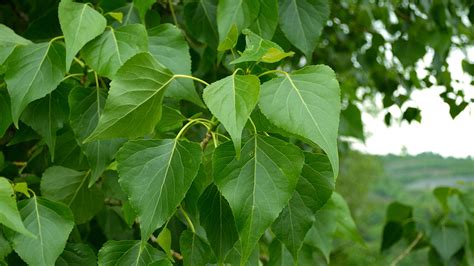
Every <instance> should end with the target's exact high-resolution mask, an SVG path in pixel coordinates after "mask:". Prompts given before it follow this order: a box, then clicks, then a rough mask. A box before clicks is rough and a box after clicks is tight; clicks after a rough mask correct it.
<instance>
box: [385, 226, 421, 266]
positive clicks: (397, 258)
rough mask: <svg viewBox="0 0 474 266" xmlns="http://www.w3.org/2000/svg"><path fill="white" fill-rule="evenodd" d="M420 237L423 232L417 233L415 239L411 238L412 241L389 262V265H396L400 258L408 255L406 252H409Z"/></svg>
mask: <svg viewBox="0 0 474 266" xmlns="http://www.w3.org/2000/svg"><path fill="white" fill-rule="evenodd" d="M422 237H423V233H418V235H417V236H416V238H415V240H413V242H411V243H410V245H409V246H408V247H407V248H406V249H405V250H404V251H403V252H402V253H400V255H398V257H396V258H395V259H394V260H393V261H392V263H390V266H396V265H397V264H398V263H399V262H400V261H401V260H403V259H404V258H405V257H406V256H408V254H410V252H411V250H412V249H413V248H414V247H415V246H416V244H418V242H420V240H421V238H422Z"/></svg>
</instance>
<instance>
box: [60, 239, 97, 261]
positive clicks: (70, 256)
mask: <svg viewBox="0 0 474 266" xmlns="http://www.w3.org/2000/svg"><path fill="white" fill-rule="evenodd" d="M96 264H97V257H96V255H95V253H94V251H93V250H92V248H91V247H90V246H89V245H87V244H83V243H67V245H66V248H65V249H64V251H63V253H62V254H61V256H59V258H58V260H57V261H56V264H55V265H56V266H69V265H96Z"/></svg>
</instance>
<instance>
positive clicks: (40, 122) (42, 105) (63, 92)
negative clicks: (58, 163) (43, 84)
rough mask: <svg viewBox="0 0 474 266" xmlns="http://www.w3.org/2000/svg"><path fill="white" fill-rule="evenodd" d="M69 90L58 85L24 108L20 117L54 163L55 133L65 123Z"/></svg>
mask: <svg viewBox="0 0 474 266" xmlns="http://www.w3.org/2000/svg"><path fill="white" fill-rule="evenodd" d="M68 93H69V88H67V87H66V86H62V85H60V86H59V87H58V89H57V90H55V91H53V92H51V93H50V94H48V95H46V97H43V98H41V99H39V100H36V101H34V102H32V103H30V104H29V105H28V107H26V109H25V111H24V112H23V114H22V115H21V121H22V122H23V123H25V124H26V125H28V126H30V127H31V128H33V129H34V130H35V131H36V132H37V133H38V134H39V135H40V136H41V137H42V138H43V140H44V142H46V145H48V147H49V151H50V154H51V158H52V160H53V161H54V154H55V147H56V132H57V131H58V130H59V129H61V128H63V127H64V124H65V123H67V116H68V112H69V108H68V105H67V95H68Z"/></svg>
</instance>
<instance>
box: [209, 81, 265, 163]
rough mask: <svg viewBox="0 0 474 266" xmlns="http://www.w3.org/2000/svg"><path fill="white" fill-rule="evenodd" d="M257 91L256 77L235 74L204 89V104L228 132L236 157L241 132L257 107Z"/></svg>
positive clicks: (238, 150) (258, 89)
mask: <svg viewBox="0 0 474 266" xmlns="http://www.w3.org/2000/svg"><path fill="white" fill-rule="evenodd" d="M259 91H260V81H259V80H258V78H257V76H254V75H236V72H234V74H233V75H231V76H228V77H226V78H224V79H221V80H219V81H216V82H214V83H212V84H211V85H209V86H207V87H206V89H204V92H203V98H204V102H205V103H206V105H207V107H208V108H209V110H210V111H211V113H212V114H213V115H214V116H216V117H217V119H219V121H221V123H222V124H223V125H224V127H225V128H226V130H227V132H229V134H230V136H231V137H232V141H233V142H234V147H235V150H236V154H237V157H239V156H240V148H241V147H240V146H241V137H242V130H243V129H244V127H245V124H246V123H247V120H248V119H249V117H250V114H251V113H252V111H253V109H254V108H255V105H257V101H258V95H259Z"/></svg>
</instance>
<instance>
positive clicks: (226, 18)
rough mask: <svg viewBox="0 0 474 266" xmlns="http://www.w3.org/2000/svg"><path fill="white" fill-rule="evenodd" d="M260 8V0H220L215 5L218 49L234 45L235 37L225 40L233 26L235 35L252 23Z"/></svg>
mask: <svg viewBox="0 0 474 266" xmlns="http://www.w3.org/2000/svg"><path fill="white" fill-rule="evenodd" d="M259 10H260V2H259V1H256V0H241V1H234V0H221V1H219V3H218V5H217V29H218V31H219V50H221V51H224V50H228V49H231V48H233V47H234V45H235V43H236V41H237V39H236V38H235V40H234V38H231V39H232V40H233V41H230V42H225V40H226V39H228V36H229V34H232V35H234V34H235V33H231V31H232V28H233V27H235V29H234V31H236V33H237V35H238V34H239V33H240V31H241V30H242V29H244V28H246V27H248V26H250V25H251V24H252V22H253V21H254V20H255V18H256V17H257V15H258V12H259Z"/></svg>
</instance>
